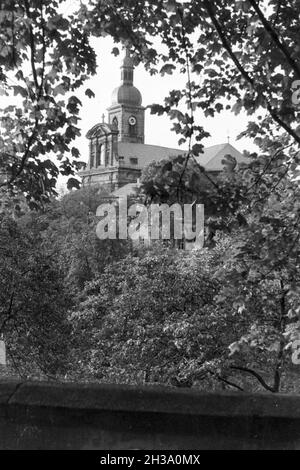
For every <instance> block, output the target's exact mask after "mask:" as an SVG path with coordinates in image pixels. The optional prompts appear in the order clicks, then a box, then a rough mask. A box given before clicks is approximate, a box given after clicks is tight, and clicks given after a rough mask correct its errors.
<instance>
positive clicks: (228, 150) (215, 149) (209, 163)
mask: <svg viewBox="0 0 300 470" xmlns="http://www.w3.org/2000/svg"><path fill="white" fill-rule="evenodd" d="M228 154H229V155H231V156H232V157H234V158H235V159H236V161H237V163H238V164H240V163H246V162H247V159H246V157H244V156H243V154H242V153H241V152H239V151H238V150H237V149H236V148H234V147H233V146H232V145H231V144H229V143H226V144H219V145H212V146H211V147H206V148H204V149H203V153H200V154H199V155H198V156H197V157H195V160H196V161H197V162H198V163H199V165H201V166H203V167H204V168H205V169H206V170H207V171H222V170H223V168H224V165H223V163H222V160H223V159H224V157H225V155H228Z"/></svg>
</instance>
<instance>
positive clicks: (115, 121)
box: [112, 117, 119, 130]
mask: <svg viewBox="0 0 300 470" xmlns="http://www.w3.org/2000/svg"><path fill="white" fill-rule="evenodd" d="M112 123H113V126H114V127H115V129H117V130H118V129H119V123H118V118H116V117H114V118H113V121H112Z"/></svg>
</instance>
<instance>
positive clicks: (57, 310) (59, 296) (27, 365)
mask: <svg viewBox="0 0 300 470" xmlns="http://www.w3.org/2000/svg"><path fill="white" fill-rule="evenodd" d="M0 222H1V225H0V245H1V249H0V265H1V271H0V303H1V307H0V334H1V335H2V336H3V337H4V339H5V342H6V345H7V350H8V360H9V364H10V365H11V366H12V369H13V370H14V371H15V372H18V373H19V374H20V375H21V376H22V377H24V376H25V377H26V376H30V377H34V376H35V377H51V376H52V377H54V376H56V375H59V374H62V373H63V372H64V370H65V369H64V368H65V366H66V360H65V359H66V357H67V355H68V352H69V350H68V342H67V341H66V339H67V338H68V335H69V331H70V328H69V325H68V323H67V311H68V309H69V308H70V306H71V305H72V304H71V300H72V299H71V297H70V295H69V293H68V292H67V290H66V289H65V286H64V285H63V277H62V272H61V270H60V269H59V266H58V265H57V262H56V261H55V259H54V258H53V256H51V254H50V253H49V252H47V250H46V249H45V248H44V247H43V244H42V240H41V235H40V233H39V232H34V231H33V230H31V231H29V230H28V226H26V225H23V227H22V226H21V224H18V223H17V222H16V221H15V220H13V219H12V218H11V217H10V216H9V215H6V214H2V215H1V219H0Z"/></svg>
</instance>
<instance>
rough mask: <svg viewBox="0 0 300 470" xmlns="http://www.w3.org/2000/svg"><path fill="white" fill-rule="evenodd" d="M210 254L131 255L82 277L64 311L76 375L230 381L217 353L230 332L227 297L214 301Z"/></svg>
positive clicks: (223, 351) (215, 283) (107, 378)
mask: <svg viewBox="0 0 300 470" xmlns="http://www.w3.org/2000/svg"><path fill="white" fill-rule="evenodd" d="M210 257H211V255H209V254H208V253H205V254H203V253H199V254H197V255H196V254H195V255H188V256H186V255H185V254H184V253H180V252H177V251H175V252H174V251H168V250H163V251H162V252H157V251H156V252H151V251H150V252H148V253H146V255H145V256H144V257H143V258H137V257H133V256H132V255H131V256H129V257H127V258H125V259H124V260H121V261H119V262H116V263H113V264H111V265H109V266H108V267H107V268H106V269H105V271H104V273H103V274H101V275H100V276H99V277H98V278H97V279H95V280H94V281H93V282H91V283H89V284H87V285H86V289H85V291H84V293H83V295H82V300H81V303H80V305H79V306H78V307H75V308H74V311H73V313H72V314H71V317H70V321H71V323H72V325H73V344H74V353H73V357H74V358H77V360H76V362H75V363H74V364H73V366H72V370H73V371H76V375H75V377H76V378H78V377H81V378H82V377H85V378H86V379H89V380H95V379H102V380H104V381H118V382H120V381H122V382H129V383H143V382H146V383H148V382H160V383H176V384H179V385H180V384H182V385H187V386H191V385H193V384H194V383H198V384H201V382H202V381H205V380H206V385H207V381H209V380H210V379H211V378H214V379H215V380H216V381H218V382H220V381H221V382H222V383H228V384H229V385H230V381H227V379H226V377H223V375H222V371H223V366H222V360H223V357H224V356H225V355H226V353H227V348H228V344H230V341H231V340H233V338H234V337H235V334H234V332H233V331H232V328H231V325H230V326H229V327H228V322H227V320H226V318H227V317H228V318H229V317H230V309H229V308H228V307H229V305H227V306H224V305H223V306H222V308H220V307H218V304H217V303H216V302H214V297H215V296H216V295H217V292H218V290H219V288H220V286H219V282H218V280H217V279H213V278H212V276H211V274H210V269H209V266H210V265H211V264H212V263H211V262H210ZM228 341H229V343H228ZM73 377H74V375H73ZM232 386H235V387H237V388H239V386H238V385H235V384H234V383H233V384H232Z"/></svg>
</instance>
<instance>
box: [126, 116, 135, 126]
mask: <svg viewBox="0 0 300 470" xmlns="http://www.w3.org/2000/svg"><path fill="white" fill-rule="evenodd" d="M128 122H129V124H130V125H131V126H135V125H136V118H135V117H134V116H130V118H129V119H128Z"/></svg>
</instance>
